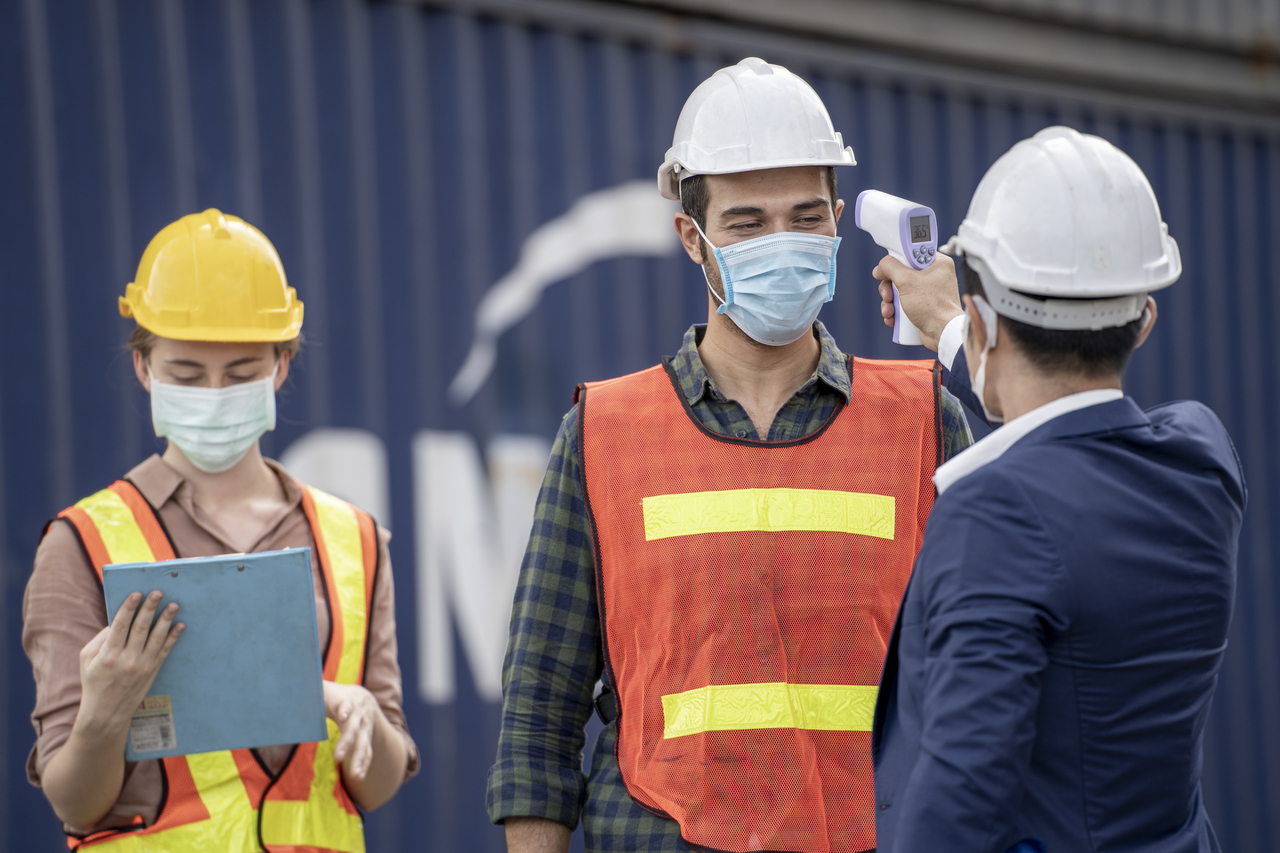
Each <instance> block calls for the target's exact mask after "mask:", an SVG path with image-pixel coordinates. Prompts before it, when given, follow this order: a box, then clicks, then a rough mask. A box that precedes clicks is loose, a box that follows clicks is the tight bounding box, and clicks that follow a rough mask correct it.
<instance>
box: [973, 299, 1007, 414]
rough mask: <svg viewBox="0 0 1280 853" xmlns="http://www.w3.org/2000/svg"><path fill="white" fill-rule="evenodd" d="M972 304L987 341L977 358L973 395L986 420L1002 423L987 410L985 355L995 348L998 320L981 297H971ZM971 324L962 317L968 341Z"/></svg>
mask: <svg viewBox="0 0 1280 853" xmlns="http://www.w3.org/2000/svg"><path fill="white" fill-rule="evenodd" d="M973 304H974V305H976V306H977V308H978V314H979V315H981V317H982V324H983V325H984V326H986V327H987V339H986V340H985V341H983V342H982V355H980V356H978V372H977V373H975V374H974V375H973V393H974V394H976V395H978V402H979V403H981V404H982V413H983V414H985V415H986V416H987V420H989V421H991V422H992V423H997V424H1001V423H1004V418H1003V417H1001V416H1000V415H996V414H993V413H992V411H991V410H990V409H988V408H987V397H986V390H987V353H989V352H991V350H993V349H995V347H996V324H997V323H998V322H999V318H998V317H997V316H996V309H994V308H992V307H991V305H990V304H989V303H988V302H987V300H985V299H983V298H982V297H981V296H977V295H975V296H974V297H973ZM970 326H972V322H971V321H970V320H969V315H968V314H965V317H964V337H965V340H968V339H969V328H970Z"/></svg>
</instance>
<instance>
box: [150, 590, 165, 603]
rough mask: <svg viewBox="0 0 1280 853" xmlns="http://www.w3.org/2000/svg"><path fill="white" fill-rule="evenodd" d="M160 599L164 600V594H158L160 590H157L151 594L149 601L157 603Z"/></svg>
mask: <svg viewBox="0 0 1280 853" xmlns="http://www.w3.org/2000/svg"><path fill="white" fill-rule="evenodd" d="M162 598H164V594H163V593H162V592H160V590H158V589H157V590H155V591H154V592H152V593H151V600H152V601H159V600H160V599H162Z"/></svg>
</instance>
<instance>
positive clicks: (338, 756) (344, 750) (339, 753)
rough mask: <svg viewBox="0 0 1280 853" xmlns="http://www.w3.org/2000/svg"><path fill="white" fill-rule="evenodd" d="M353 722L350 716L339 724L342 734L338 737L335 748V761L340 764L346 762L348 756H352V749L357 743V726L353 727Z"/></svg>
mask: <svg viewBox="0 0 1280 853" xmlns="http://www.w3.org/2000/svg"><path fill="white" fill-rule="evenodd" d="M351 722H352V721H351V719H350V715H348V716H347V717H344V718H343V719H342V720H341V721H339V722H338V731H340V732H341V733H342V734H341V735H340V736H339V737H338V742H337V743H336V744H335V745H334V747H333V760H334V761H336V762H338V763H339V764H342V763H343V762H344V761H346V759H347V756H348V755H350V754H351V747H352V745H353V744H354V743H355V739H356V728H357V726H354V725H351Z"/></svg>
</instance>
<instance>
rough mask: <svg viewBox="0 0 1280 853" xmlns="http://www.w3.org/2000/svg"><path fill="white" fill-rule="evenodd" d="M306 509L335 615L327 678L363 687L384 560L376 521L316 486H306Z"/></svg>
mask: <svg viewBox="0 0 1280 853" xmlns="http://www.w3.org/2000/svg"><path fill="white" fill-rule="evenodd" d="M302 509H303V511H304V512H305V513H306V516H307V521H308V522H310V524H311V532H312V535H313V536H314V537H315V542H316V558H317V559H318V560H319V561H320V567H321V569H322V571H323V572H324V580H325V587H326V589H325V592H326V593H327V594H328V597H329V606H330V610H331V612H332V617H333V618H332V619H331V620H330V624H331V625H332V628H331V630H332V634H331V636H330V640H329V647H328V649H327V651H326V654H325V663H324V677H325V679H326V680H328V681H337V682H340V683H342V684H360V683H362V682H363V681H364V665H365V658H366V655H367V654H368V645H369V644H368V639H369V629H370V627H371V625H372V619H371V617H372V614H373V590H374V584H375V582H376V581H377V575H378V564H379V562H380V561H379V550H380V549H379V548H378V527H377V523H376V522H375V521H374V520H373V516H371V515H369V513H367V512H365V511H364V510H362V509H360V508H358V507H356V506H355V505H353V504H350V503H347V502H346V501H344V500H342V499H341V498H336V497H334V496H333V495H330V494H327V493H326V492H322V491H321V490H320V489H317V488H315V487H314V486H307V485H303V487H302Z"/></svg>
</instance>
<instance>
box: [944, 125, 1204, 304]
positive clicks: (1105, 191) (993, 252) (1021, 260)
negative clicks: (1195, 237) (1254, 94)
mask: <svg viewBox="0 0 1280 853" xmlns="http://www.w3.org/2000/svg"><path fill="white" fill-rule="evenodd" d="M952 244H953V245H954V246H955V248H957V249H959V250H960V251H961V252H963V253H964V255H965V256H966V259H967V260H968V261H970V263H971V264H972V266H973V267H974V268H975V269H977V270H978V271H979V273H980V274H981V276H982V284H983V288H984V290H987V291H988V294H987V295H988V301H989V302H990V303H991V306H992V307H993V308H995V309H996V311H997V313H999V314H1002V315H1004V316H1006V317H1011V318H1013V319H1016V320H1021V321H1023V322H1026V323H1030V324H1031V325H1035V326H1041V327H1043V328H1051V329H1101V328H1109V327H1113V326H1122V325H1124V324H1126V323H1129V322H1132V321H1133V320H1136V319H1138V317H1141V316H1142V311H1143V309H1144V308H1145V306H1146V294H1147V293H1149V292H1151V291H1153V290H1159V289H1160V288H1162V287H1167V286H1169V285H1170V284H1173V283H1174V282H1175V281H1177V280H1178V276H1180V275H1181V274H1182V260H1181V257H1180V256H1179V254H1178V244H1177V243H1176V242H1174V239H1173V238H1172V237H1170V236H1169V227H1168V226H1167V225H1166V224H1165V223H1164V222H1163V221H1162V220H1161V218H1160V205H1159V204H1158V203H1157V202H1156V197H1155V193H1154V192H1152V191H1151V184H1150V183H1148V182H1147V178H1146V176H1145V175H1143V174H1142V170H1141V169H1139V168H1138V164H1136V163H1134V162H1133V160H1132V159H1131V158H1130V157H1129V155H1127V154H1125V153H1124V152H1123V151H1121V150H1120V149H1119V148H1116V147H1115V146H1114V145H1112V144H1111V143H1110V142H1107V141H1106V140H1105V139H1102V138H1100V137H1097V136H1090V135H1087V134H1083V133H1080V132H1079V131H1076V130H1073V129H1071V128H1069V127H1047V128H1045V129H1044V130H1042V131H1040V132H1039V133H1037V134H1036V135H1035V136H1033V137H1032V138H1030V139H1024V140H1022V141H1021V142H1019V143H1018V144H1017V145H1015V146H1013V148H1011V149H1010V150H1009V151H1008V152H1007V153H1005V154H1004V156H1002V157H1001V158H1000V159H999V160H997V161H996V162H995V164H994V165H992V167H991V168H990V169H988V170H987V174H986V175H984V176H983V178H982V181H981V182H980V183H979V184H978V189H977V190H976V191H975V192H974V194H973V200H972V201H971V202H970V203H969V213H968V215H967V216H966V217H965V219H964V222H962V223H960V231H959V233H958V234H957V235H956V236H955V237H954V238H953V243H952ZM991 291H995V292H991ZM1021 294H1029V295H1031V296H1035V297H1040V298H1039V299H1028V298H1026V297H1024V296H1022V295H1021ZM991 297H996V298H994V299H993V298H991Z"/></svg>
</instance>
